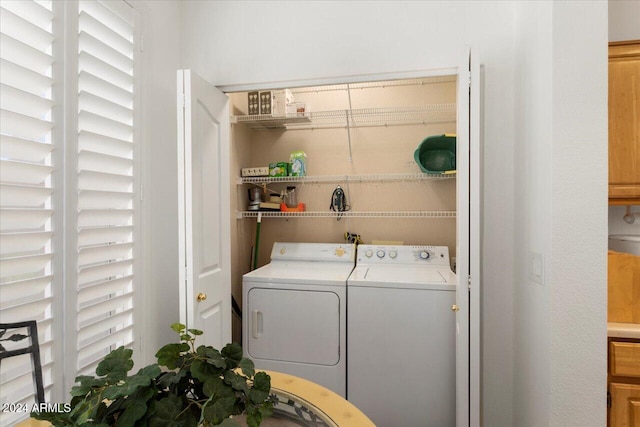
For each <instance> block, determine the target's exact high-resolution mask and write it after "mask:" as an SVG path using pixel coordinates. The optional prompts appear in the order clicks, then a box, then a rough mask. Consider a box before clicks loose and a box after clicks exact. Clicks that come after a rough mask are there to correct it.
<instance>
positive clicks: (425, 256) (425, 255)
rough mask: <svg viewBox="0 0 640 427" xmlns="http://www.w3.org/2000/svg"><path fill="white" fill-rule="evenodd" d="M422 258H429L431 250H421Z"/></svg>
mask: <svg viewBox="0 0 640 427" xmlns="http://www.w3.org/2000/svg"><path fill="white" fill-rule="evenodd" d="M420 258H421V259H429V252H427V251H421V252H420Z"/></svg>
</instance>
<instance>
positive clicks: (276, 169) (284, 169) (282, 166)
mask: <svg viewBox="0 0 640 427" xmlns="http://www.w3.org/2000/svg"><path fill="white" fill-rule="evenodd" d="M288 175H289V163H287V162H276V163H269V176H271V177H278V176H288Z"/></svg>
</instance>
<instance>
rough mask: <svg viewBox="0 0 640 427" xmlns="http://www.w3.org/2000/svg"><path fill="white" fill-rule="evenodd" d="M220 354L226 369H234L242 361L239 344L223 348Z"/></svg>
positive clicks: (233, 343)
mask: <svg viewBox="0 0 640 427" xmlns="http://www.w3.org/2000/svg"><path fill="white" fill-rule="evenodd" d="M221 354H222V357H224V359H225V361H226V362H227V369H235V368H237V367H238V364H239V363H240V361H241V360H242V347H240V344H238V343H235V342H232V343H229V344H227V345H225V346H224V348H223V349H222V351H221Z"/></svg>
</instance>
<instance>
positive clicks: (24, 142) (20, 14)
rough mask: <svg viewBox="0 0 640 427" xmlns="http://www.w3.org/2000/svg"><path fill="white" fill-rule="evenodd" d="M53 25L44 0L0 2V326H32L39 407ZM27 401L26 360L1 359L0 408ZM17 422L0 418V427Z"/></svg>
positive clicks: (47, 286) (47, 349)
mask: <svg viewBox="0 0 640 427" xmlns="http://www.w3.org/2000/svg"><path fill="white" fill-rule="evenodd" d="M53 18H54V13H53V10H52V3H51V1H37V2H36V1H32V0H20V1H9V0H6V1H5V0H3V1H2V2H0V322H5V323H11V322H19V321H24V320H37V321H38V328H39V329H38V333H39V341H40V353H41V359H42V367H43V378H44V386H45V399H47V400H48V399H49V398H50V391H51V385H52V378H53V375H52V369H53V363H54V360H53V351H52V341H53V331H52V323H53V322H52V316H53V311H52V304H53V291H52V286H53V285H52V282H53V276H52V271H51V270H52V267H51V260H52V258H53V256H54V255H53V253H52V249H51V248H52V237H53V231H52V226H51V223H52V215H53V210H52V206H51V205H52V202H51V197H52V194H53V191H54V189H53V188H52V184H51V182H52V173H53V172H54V168H53V166H52V161H51V152H52V150H53V148H54V145H53V144H54V141H53V140H52V139H53V136H52V129H53V126H54V124H53V122H52V110H53V107H54V103H53V100H52V87H53V84H54V79H53V76H52V71H51V65H52V63H53V59H54V58H53V42H54V34H53V30H52V27H53ZM2 345H3V346H4V347H5V348H6V349H7V350H10V349H11V343H10V342H9V343H8V342H6V341H3V343H2ZM34 401H35V398H34V386H33V382H32V377H31V362H30V359H29V357H28V355H27V356H24V357H13V358H9V359H6V360H4V361H3V363H2V369H1V372H0V402H8V403H16V404H18V403H21V404H25V403H26V404H29V405H31V404H32V403H33V402H34ZM24 416H25V414H23V413H10V412H5V411H2V413H0V425H13V424H15V423H16V421H17V420H18V419H20V418H23V417H24Z"/></svg>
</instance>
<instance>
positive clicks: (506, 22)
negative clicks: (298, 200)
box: [143, 1, 607, 426]
mask: <svg viewBox="0 0 640 427" xmlns="http://www.w3.org/2000/svg"><path fill="white" fill-rule="evenodd" d="M143 3H145V4H147V5H148V6H149V9H150V15H149V17H150V19H151V21H148V22H151V23H150V28H148V34H152V36H148V37H147V38H146V40H145V45H146V49H147V55H148V58H149V65H150V67H153V70H154V72H153V73H152V74H151V76H152V77H151V79H152V80H151V82H150V86H149V89H151V90H152V92H151V93H150V94H149V97H150V98H149V99H151V102H150V103H149V104H148V108H149V109H148V111H147V119H148V122H149V126H148V127H147V128H146V132H147V135H146V136H147V139H146V140H147V141H148V143H149V151H148V155H149V158H150V160H151V162H150V163H148V164H147V165H148V167H149V170H150V172H149V174H148V175H147V176H148V177H149V179H150V183H151V184H152V188H150V189H149V191H148V192H147V194H148V195H149V197H151V202H150V204H148V205H147V206H148V209H150V213H152V215H151V216H150V218H151V221H152V224H151V225H150V226H149V228H150V230H151V231H152V241H151V245H150V246H151V247H149V248H148V249H149V250H150V251H151V253H152V264H151V266H150V268H149V270H148V271H149V276H150V280H149V281H148V283H149V284H150V286H152V287H157V288H156V289H153V290H151V291H149V292H148V293H147V295H148V297H149V301H148V306H149V307H150V311H149V319H150V321H151V323H152V324H151V325H150V326H151V328H150V333H151V334H150V336H149V340H148V343H147V344H148V347H147V348H149V349H155V348H157V347H158V344H162V343H164V342H167V341H173V340H174V337H173V336H172V334H171V333H170V331H169V332H164V331H165V328H166V325H164V324H163V323H167V324H168V323H171V322H172V321H173V316H172V313H174V314H175V315H177V308H176V307H175V298H173V297H172V295H173V293H172V292H173V291H174V290H175V287H174V286H175V284H176V282H177V270H176V269H175V268H174V263H175V259H176V258H177V256H176V255H177V253H176V251H177V244H176V242H175V240H176V238H177V228H176V227H177V225H176V219H177V212H176V210H175V209H176V207H175V200H176V193H177V188H175V186H176V183H175V181H174V179H173V177H174V176H175V164H174V163H175V161H174V157H173V156H175V107H174V105H175V104H174V100H175V96H174V87H175V69H176V68H180V67H181V66H182V67H185V68H192V69H194V70H195V71H196V72H198V73H199V74H201V75H203V76H204V77H205V78H206V79H208V80H209V81H211V82H212V83H215V84H219V85H228V84H248V83H257V82H273V81H278V80H285V81H286V80H295V79H309V78H328V77H334V76H346V75H355V74H370V73H387V72H393V71H406V70H416V69H426V68H437V67H449V66H453V65H456V62H457V59H458V56H459V53H460V49H461V48H462V46H463V45H465V44H473V45H474V47H475V48H476V49H477V52H479V54H480V58H481V62H482V63H483V64H484V74H485V87H484V90H485V96H484V105H483V115H484V128H483V139H484V177H483V178H484V185H485V190H484V208H483V209H484V211H483V214H484V223H483V236H484V241H483V249H484V258H483V285H484V289H483V297H482V304H483V313H482V316H483V331H482V333H483V417H484V425H486V426H510V425H518V426H527V425H532V426H538V425H563V423H565V422H566V421H567V420H568V419H569V416H570V415H574V416H577V417H578V418H577V419H578V421H576V422H574V421H575V419H574V418H572V423H570V424H567V423H565V424H564V425H604V413H605V410H604V404H603V399H602V390H603V389H604V378H603V377H604V375H605V373H606V366H605V362H604V360H605V359H604V356H603V354H604V345H601V344H602V343H601V342H599V345H597V346H596V345H595V341H596V340H604V327H605V326H604V325H605V322H604V318H605V317H606V307H603V306H602V304H604V302H605V301H606V294H604V292H605V289H606V288H605V287H604V286H603V283H606V276H605V271H604V269H605V266H606V261H605V258H604V253H605V250H604V245H605V243H604V242H605V241H606V238H605V233H606V231H603V227H604V226H603V225H602V224H601V223H606V213H604V212H602V209H603V208H600V207H599V206H606V199H605V197H606V193H605V192H604V191H603V189H602V186H603V184H602V182H606V177H604V178H603V176H602V174H603V172H602V170H603V166H602V165H601V164H600V162H601V160H598V159H603V158H606V151H603V148H602V145H601V144H602V143H603V142H602V141H601V137H602V135H601V134H602V130H603V129H606V122H605V125H604V126H603V125H602V117H600V113H601V111H600V110H601V108H602V105H601V102H600V101H602V99H601V95H602V87H601V86H600V85H599V84H597V83H596V84H595V87H594V82H598V81H600V80H599V79H600V78H602V76H603V74H602V68H601V64H600V62H598V60H596V59H595V58H596V57H597V55H599V53H598V51H599V50H602V49H601V48H600V42H601V40H600V38H601V37H602V33H603V32H605V33H606V28H607V27H606V22H604V23H603V22H601V21H602V20H603V19H605V20H606V16H607V13H606V9H605V8H604V7H603V6H602V5H603V3H601V2H586V3H576V2H565V3H561V2H560V3H561V4H560V3H550V4H542V5H535V4H534V2H488V1H487V2H436V1H433V2H395V1H394V2H386V1H377V2H373V1H360V2H355V1H343V2H223V1H219V2H213V1H210V2H205V1H184V2H180V3H179V6H178V3H176V2H160V1H144V2H143ZM540 3H542V2H540ZM603 9H604V10H603ZM181 12H182V13H183V15H182V26H183V30H182V32H181V30H180V28H179V27H180V24H179V23H177V22H176V19H177V17H180V14H181ZM574 15H577V16H579V17H581V19H584V20H586V21H583V22H589V25H588V26H587V25H585V26H582V27H580V26H578V27H576V26H573V25H570V27H571V28H572V29H576V33H575V34H571V33H570V32H569V30H568V28H569V23H572V22H574V21H573V17H574ZM563 27H567V29H566V30H565V29H564V28H563ZM181 36H182V38H183V39H182V40H181V39H180V38H181ZM578 37H583V40H581V41H580V43H577V45H576V43H574V42H575V41H576V38H578ZM604 37H605V39H606V34H605V36H604ZM150 43H151V44H152V46H149V44H150ZM593 46H595V51H592V50H590V49H591V48H592V47H593ZM149 49H151V50H149ZM180 49H182V54H183V55H184V56H183V58H182V59H183V62H182V63H181V61H180ZM603 52H604V51H603ZM600 53H602V52H600ZM574 56H575V57H574ZM540 61H542V62H540ZM544 61H547V62H544ZM549 64H553V67H550V66H549ZM582 67H586V68H582ZM577 68H579V69H578V71H579V72H577V73H576V69H577ZM604 73H605V74H604V75H605V76H606V71H605V72H604ZM573 79H575V84H574V83H573V81H572V80H573ZM580 85H581V86H582V88H584V87H589V88H590V90H589V91H592V92H593V93H592V94H591V95H590V98H588V99H587V100H585V99H584V95H585V94H584V93H582V91H581V90H579V89H580ZM605 87H606V85H605ZM589 91H585V92H589ZM578 100H579V101H580V102H586V105H585V104H579V105H578V103H577V102H575V101H578ZM556 113H557V114H558V117H559V118H562V121H561V122H560V121H558V120H557V119H554V116H555V114H556ZM570 113H571V114H570ZM604 120H605V121H606V117H605V118H604ZM581 127H582V128H581ZM604 140H605V141H606V135H605V136H604ZM578 141H580V143H581V145H580V146H579V147H578ZM604 144H605V147H606V142H605V143H604ZM586 146H588V147H589V150H591V149H593V151H589V153H586V154H585V151H586V150H584V149H583V148H584V147H586ZM577 150H578V151H579V152H580V155H579V156H576V153H577ZM604 150H606V148H605V149H604ZM576 158H579V159H580V162H582V163H580V162H575V161H574V160H575V159H576ZM588 169H592V170H593V172H592V173H591V174H588V173H587V170H588ZM604 169H605V170H606V166H604ZM574 173H575V175H574ZM149 193H150V194H149ZM575 207H578V208H579V211H578V212H576V209H575ZM604 209H606V208H604ZM585 212H586V214H585ZM575 217H577V218H575ZM521 227H522V228H521ZM586 231H588V232H586ZM583 235H584V236H583ZM575 237H578V238H579V239H578V242H579V243H580V245H581V246H579V247H576V246H575V242H574V240H573V239H574V238H575ZM585 244H586V246H583V245H585ZM585 248H586V252H585V254H584V257H581V254H582V251H583V250H584V249H585ZM530 251H535V252H539V253H541V254H542V255H543V256H544V257H545V258H544V259H545V262H546V267H547V275H546V279H547V282H546V284H545V285H537V284H535V285H533V284H531V283H530V281H529V278H528V260H529V253H530ZM600 251H601V252H602V255H598V254H596V252H597V253H600ZM556 256H557V258H555V257H556ZM565 265H567V266H572V267H571V268H565ZM596 282H600V283H599V284H598V286H600V288H597V287H596ZM514 301H515V307H516V313H517V314H516V315H515V317H514ZM565 310H566V313H565ZM154 321H155V322H157V324H154V323H153V322H154ZM152 332H153V333H152ZM514 334H515V336H516V337H517V338H516V341H515V346H514ZM600 347H601V348H602V349H601V348H600ZM576 355H578V357H577V358H576ZM574 359H575V366H573V365H572V363H573V361H574ZM514 363H515V368H516V369H515V372H516V374H515V376H514ZM583 376H584V378H581V377H583ZM514 396H515V398H514ZM601 400H602V401H601Z"/></svg>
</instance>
